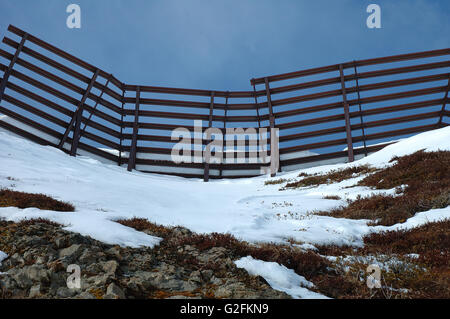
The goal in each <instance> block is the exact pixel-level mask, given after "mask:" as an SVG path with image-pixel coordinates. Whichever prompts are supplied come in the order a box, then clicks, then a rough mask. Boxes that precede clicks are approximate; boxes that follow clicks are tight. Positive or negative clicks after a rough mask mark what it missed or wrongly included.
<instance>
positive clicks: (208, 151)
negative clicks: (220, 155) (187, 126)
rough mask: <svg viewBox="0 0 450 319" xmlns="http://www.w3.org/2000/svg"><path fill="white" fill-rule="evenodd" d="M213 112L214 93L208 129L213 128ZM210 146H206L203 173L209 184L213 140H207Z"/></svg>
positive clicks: (210, 106)
mask: <svg viewBox="0 0 450 319" xmlns="http://www.w3.org/2000/svg"><path fill="white" fill-rule="evenodd" d="M213 110H214V92H211V102H210V104H209V118H208V120H209V124H208V128H210V127H212V119H213ZM207 141H208V144H207V145H206V149H205V155H206V156H205V164H204V165H205V166H204V171H203V181H205V182H208V181H209V161H210V160H211V156H210V154H211V153H210V152H211V149H210V146H209V143H210V142H211V139H207ZM202 148H203V143H202Z"/></svg>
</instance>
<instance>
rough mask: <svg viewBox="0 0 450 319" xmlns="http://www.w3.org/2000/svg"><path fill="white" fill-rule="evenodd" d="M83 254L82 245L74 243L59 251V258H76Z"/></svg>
mask: <svg viewBox="0 0 450 319" xmlns="http://www.w3.org/2000/svg"><path fill="white" fill-rule="evenodd" d="M80 254H81V245H78V244H74V245H72V246H70V247H67V248H64V249H62V250H60V251H59V258H70V259H72V260H73V259H76V258H78V256H79V255H80Z"/></svg>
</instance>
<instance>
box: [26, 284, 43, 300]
mask: <svg viewBox="0 0 450 319" xmlns="http://www.w3.org/2000/svg"><path fill="white" fill-rule="evenodd" d="M41 292H42V287H41V285H40V284H38V285H34V286H33V287H31V288H30V293H29V294H28V298H36V297H39V296H41Z"/></svg>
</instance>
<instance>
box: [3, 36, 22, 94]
mask: <svg viewBox="0 0 450 319" xmlns="http://www.w3.org/2000/svg"><path fill="white" fill-rule="evenodd" d="M27 38H28V33H25V34H24V35H23V37H22V41H20V44H19V46H18V47H17V50H16V53H15V54H14V56H13V58H12V59H11V62H10V63H9V66H8V69H6V71H5V73H4V74H3V79H2V82H1V83H0V102H1V101H2V98H3V94H4V93H5V89H6V84H7V83H8V79H9V76H10V75H11V71H12V69H13V67H14V64H16V61H17V59H18V58H19V54H20V52H21V51H22V49H23V46H24V45H25V41H26V40H27Z"/></svg>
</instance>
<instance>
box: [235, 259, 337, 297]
mask: <svg viewBox="0 0 450 319" xmlns="http://www.w3.org/2000/svg"><path fill="white" fill-rule="evenodd" d="M235 264H236V266H237V267H238V268H244V269H245V270H247V272H248V273H249V274H250V275H254V276H261V277H263V278H264V279H265V280H266V281H267V283H268V284H269V285H270V286H271V287H272V288H273V289H275V290H279V291H284V292H285V293H287V294H288V295H290V296H292V297H293V298H297V299H327V298H328V297H326V296H324V295H322V294H319V293H316V292H313V291H310V290H309V289H307V288H313V287H314V284H313V283H312V282H310V281H308V280H306V279H305V277H303V276H300V275H297V274H296V273H295V272H294V271H293V270H292V269H288V268H286V267H285V266H283V265H280V264H278V263H276V262H266V261H262V260H258V259H254V258H252V257H251V256H247V257H243V258H241V259H239V260H237V261H235Z"/></svg>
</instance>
